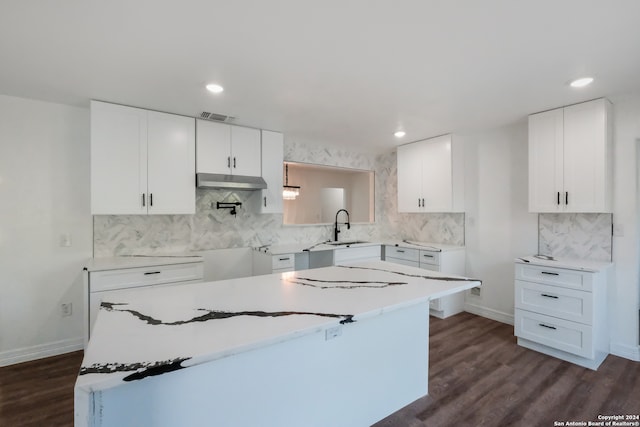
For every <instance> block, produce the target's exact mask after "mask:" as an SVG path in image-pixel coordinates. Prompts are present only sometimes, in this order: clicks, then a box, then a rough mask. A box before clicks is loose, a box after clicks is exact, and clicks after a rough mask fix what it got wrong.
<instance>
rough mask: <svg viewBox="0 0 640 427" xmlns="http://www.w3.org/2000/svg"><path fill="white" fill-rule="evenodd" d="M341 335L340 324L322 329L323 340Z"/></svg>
mask: <svg viewBox="0 0 640 427" xmlns="http://www.w3.org/2000/svg"><path fill="white" fill-rule="evenodd" d="M340 335H342V326H340V325H339V326H334V327H333V328H327V329H325V331H324V339H325V341H329V340H332V339H334V338H337V337H339V336H340Z"/></svg>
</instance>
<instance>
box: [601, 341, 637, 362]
mask: <svg viewBox="0 0 640 427" xmlns="http://www.w3.org/2000/svg"><path fill="white" fill-rule="evenodd" d="M609 351H610V352H611V354H613V355H615V356H619V357H624V358H625V359H629V360H634V361H636V362H640V346H637V345H636V346H632V345H627V344H619V343H613V342H612V343H611V346H610V349H609Z"/></svg>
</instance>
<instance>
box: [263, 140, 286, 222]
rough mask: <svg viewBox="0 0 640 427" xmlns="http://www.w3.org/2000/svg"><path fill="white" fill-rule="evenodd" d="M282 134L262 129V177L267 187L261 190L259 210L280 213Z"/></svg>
mask: <svg viewBox="0 0 640 427" xmlns="http://www.w3.org/2000/svg"><path fill="white" fill-rule="evenodd" d="M283 151H284V136H283V135H282V134H281V133H280V132H272V131H268V130H263V131H262V178H264V180H265V181H266V183H267V188H266V189H265V190H262V191H261V193H262V194H261V200H260V212H261V213H282V209H283V203H282V166H283V157H284V153H283Z"/></svg>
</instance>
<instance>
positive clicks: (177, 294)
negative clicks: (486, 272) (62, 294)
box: [76, 261, 481, 392]
mask: <svg viewBox="0 0 640 427" xmlns="http://www.w3.org/2000/svg"><path fill="white" fill-rule="evenodd" d="M480 284H481V283H480V281H478V280H474V279H469V278H464V277H459V276H450V275H445V274H442V273H438V272H434V271H425V270H421V269H418V268H414V267H408V266H404V265H399V264H394V263H387V262H384V261H375V262H366V263H360V264H354V265H350V266H334V267H326V268H319V269H314V270H303V271H297V272H290V273H281V274H270V275H263V276H254V277H246V278H241V279H232V280H224V281H218V282H208V283H195V284H185V285H181V286H168V287H163V288H155V289H145V290H132V291H126V292H122V293H119V294H118V296H117V297H113V299H112V300H105V301H103V303H102V306H101V308H100V312H99V314H98V317H97V320H96V323H95V326H94V329H93V331H92V335H91V340H90V341H89V345H88V347H87V349H86V350H85V355H84V360H83V362H82V366H81V369H80V373H79V376H78V379H77V382H76V388H80V389H83V390H86V391H88V392H94V391H99V390H105V389H108V388H112V387H116V386H118V385H120V384H124V383H125V382H130V381H135V380H138V379H142V378H145V377H149V376H156V375H161V374H163V373H167V372H171V371H175V370H178V369H184V368H188V367H191V366H195V365H199V364H202V363H206V362H209V361H213V360H217V359H221V358H224V357H227V356H232V355H235V354H239V353H242V352H246V351H249V350H251V349H257V348H263V347H265V346H267V345H269V344H274V343H278V342H284V341H287V340H290V339H294V338H297V337H301V336H303V335H307V334H311V333H316V332H318V331H322V330H323V329H326V328H329V327H334V326H338V325H341V324H342V325H343V327H344V328H348V327H349V324H350V323H353V322H358V321H360V320H363V319H366V318H370V317H375V316H381V315H384V314H385V313H387V312H390V311H394V310H397V309H399V308H403V307H409V306H413V305H416V304H420V303H424V302H426V301H429V300H431V299H435V298H440V297H443V296H446V295H450V294H453V293H456V292H460V291H463V290H465V289H469V288H472V287H475V286H479V285H480Z"/></svg>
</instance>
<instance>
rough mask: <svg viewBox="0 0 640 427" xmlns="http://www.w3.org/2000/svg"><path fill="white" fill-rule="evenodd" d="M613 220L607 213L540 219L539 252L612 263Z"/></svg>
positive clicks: (563, 214)
mask: <svg viewBox="0 0 640 427" xmlns="http://www.w3.org/2000/svg"><path fill="white" fill-rule="evenodd" d="M612 221H613V216H612V215H611V214H604V213H545V214H540V215H539V216H538V252H539V253H540V254H543V255H551V256H554V257H562V258H578V259H585V260H591V261H611V260H612V237H611V226H612Z"/></svg>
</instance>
